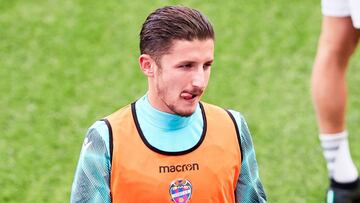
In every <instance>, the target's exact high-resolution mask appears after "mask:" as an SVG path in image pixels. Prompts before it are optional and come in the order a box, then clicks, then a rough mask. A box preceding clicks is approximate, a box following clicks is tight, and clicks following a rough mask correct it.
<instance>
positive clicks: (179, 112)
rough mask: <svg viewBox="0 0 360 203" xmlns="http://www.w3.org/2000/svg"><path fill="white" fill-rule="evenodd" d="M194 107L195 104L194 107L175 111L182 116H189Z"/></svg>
mask: <svg viewBox="0 0 360 203" xmlns="http://www.w3.org/2000/svg"><path fill="white" fill-rule="evenodd" d="M195 108H196V106H195V107H194V108H187V109H182V110H179V111H177V112H176V113H177V114H178V115H179V116H182V117H189V116H191V115H193V113H194V112H195Z"/></svg>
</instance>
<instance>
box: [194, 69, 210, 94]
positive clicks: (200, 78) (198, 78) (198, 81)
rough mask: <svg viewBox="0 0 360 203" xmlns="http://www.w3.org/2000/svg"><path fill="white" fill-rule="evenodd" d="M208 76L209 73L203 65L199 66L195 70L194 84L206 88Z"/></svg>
mask: <svg viewBox="0 0 360 203" xmlns="http://www.w3.org/2000/svg"><path fill="white" fill-rule="evenodd" d="M206 77H207V73H206V72H205V70H204V69H203V67H199V68H197V69H196V70H195V71H194V72H193V77H192V86H193V87H197V88H200V89H204V87H205V85H206V84H205V83H206Z"/></svg>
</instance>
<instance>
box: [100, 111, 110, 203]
mask: <svg viewBox="0 0 360 203" xmlns="http://www.w3.org/2000/svg"><path fill="white" fill-rule="evenodd" d="M101 121H104V122H105V124H106V125H107V127H108V131H109V156H110V166H112V157H113V131H112V128H111V125H110V122H109V121H108V120H107V119H106V118H103V119H101ZM110 170H111V169H110ZM110 184H111V172H110V173H109V186H110ZM109 195H110V199H111V202H112V201H113V198H112V194H111V191H110V194H109Z"/></svg>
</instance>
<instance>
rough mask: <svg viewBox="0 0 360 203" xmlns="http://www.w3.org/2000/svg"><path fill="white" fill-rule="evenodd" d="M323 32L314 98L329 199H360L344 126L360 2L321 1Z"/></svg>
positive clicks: (348, 200) (359, 15) (313, 74)
mask: <svg viewBox="0 0 360 203" xmlns="http://www.w3.org/2000/svg"><path fill="white" fill-rule="evenodd" d="M322 13H323V15H324V17H323V22H322V31H321V35H320V40H319V46H318V51H317V55H316V60H315V64H314V69H313V73H312V97H313V102H314V106H315V111H316V115H317V122H318V126H319V130H320V142H321V145H322V147H323V151H324V156H325V159H326V161H327V168H328V172H329V177H330V187H329V189H328V191H327V196H326V199H327V202H337V203H338V202H349V203H350V202H360V182H359V178H358V171H357V169H356V167H355V165H354V163H353V161H352V158H351V155H350V151H349V144H348V138H347V137H348V135H347V134H348V133H347V130H346V125H345V110H346V97H347V94H346V79H345V76H346V69H347V66H348V63H349V59H350V57H351V55H352V54H353V53H354V50H355V48H356V45H357V43H358V40H359V36H360V30H359V28H360V1H358V0H322Z"/></svg>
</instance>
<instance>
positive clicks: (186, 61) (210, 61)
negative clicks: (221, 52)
mask: <svg viewBox="0 0 360 203" xmlns="http://www.w3.org/2000/svg"><path fill="white" fill-rule="evenodd" d="M213 62H214V60H213V59H212V60H209V61H206V62H205V63H204V64H207V63H213ZM184 63H191V64H193V63H198V62H196V61H190V60H184V61H180V62H179V63H177V64H176V65H180V64H184Z"/></svg>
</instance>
